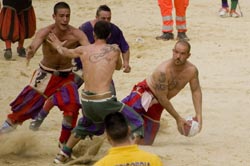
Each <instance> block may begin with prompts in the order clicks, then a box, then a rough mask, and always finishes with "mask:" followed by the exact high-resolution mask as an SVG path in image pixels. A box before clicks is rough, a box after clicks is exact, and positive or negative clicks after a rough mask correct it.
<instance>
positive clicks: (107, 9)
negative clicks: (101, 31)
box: [96, 5, 111, 16]
mask: <svg viewBox="0 0 250 166" xmlns="http://www.w3.org/2000/svg"><path fill="white" fill-rule="evenodd" d="M100 11H106V12H111V9H110V8H109V7H108V6H107V5H101V6H99V7H98V8H97V11H96V16H99V13H100Z"/></svg>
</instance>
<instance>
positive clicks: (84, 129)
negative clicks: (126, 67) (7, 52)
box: [49, 21, 144, 163]
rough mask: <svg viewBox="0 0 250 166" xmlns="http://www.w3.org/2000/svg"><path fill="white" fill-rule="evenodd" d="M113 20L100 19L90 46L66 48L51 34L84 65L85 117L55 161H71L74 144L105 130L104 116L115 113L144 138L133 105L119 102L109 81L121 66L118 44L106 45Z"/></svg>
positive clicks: (61, 50)
mask: <svg viewBox="0 0 250 166" xmlns="http://www.w3.org/2000/svg"><path fill="white" fill-rule="evenodd" d="M109 35H110V23H108V22H106V21H98V22H97V23H96V24H95V26H94V36H95V42H94V43H93V44H90V45H88V46H79V47H77V48H75V49H67V48H66V47H64V46H63V44H64V42H61V41H60V40H58V38H57V37H56V36H55V35H54V34H53V33H51V34H50V35H49V41H50V43H51V44H52V45H53V47H54V48H56V49H57V51H58V52H59V53H60V54H61V55H64V56H67V57H70V58H77V57H80V59H81V62H82V64H83V77H84V81H85V83H84V88H83V90H82V92H81V103H82V108H83V109H82V113H83V117H82V118H81V119H79V121H78V125H77V126H76V127H75V128H74V129H73V131H72V133H71V136H70V138H69V140H68V141H67V143H66V145H64V146H63V148H62V149H61V151H60V153H59V154H58V155H57V156H56V158H55V159H54V162H55V163H65V162H67V161H69V159H70V157H71V154H72V149H73V147H74V146H75V145H76V144H77V143H78V142H79V141H80V140H81V139H85V138H86V137H87V136H89V137H92V136H93V135H102V134H103V133H104V129H105V127H104V119H105V117H106V116H107V115H108V114H110V113H113V112H118V111H119V112H121V113H123V114H124V116H125V117H126V118H127V119H128V123H129V125H130V127H131V130H132V133H133V134H135V135H136V136H140V137H143V134H144V133H143V119H142V118H141V116H140V115H139V114H137V113H136V112H135V111H134V110H133V109H132V108H131V107H128V106H126V105H125V104H124V103H122V102H119V101H117V98H116V96H115V95H112V92H111V90H110V84H111V81H112V75H113V73H114V71H115V70H120V69H121V68H122V60H121V56H120V54H121V52H120V49H119V47H118V46H117V45H115V44H112V45H111V44H107V43H106V39H107V38H108V36H109Z"/></svg>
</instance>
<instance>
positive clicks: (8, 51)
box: [4, 48, 12, 60]
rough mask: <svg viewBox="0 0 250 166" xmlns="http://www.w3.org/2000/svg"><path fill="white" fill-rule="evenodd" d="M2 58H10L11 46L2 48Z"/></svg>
mask: <svg viewBox="0 0 250 166" xmlns="http://www.w3.org/2000/svg"><path fill="white" fill-rule="evenodd" d="M4 51H5V52H4V58H5V59H6V60H10V59H11V58H12V51H11V48H7V49H5V50H4Z"/></svg>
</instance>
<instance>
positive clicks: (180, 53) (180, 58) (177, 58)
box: [173, 40, 191, 65]
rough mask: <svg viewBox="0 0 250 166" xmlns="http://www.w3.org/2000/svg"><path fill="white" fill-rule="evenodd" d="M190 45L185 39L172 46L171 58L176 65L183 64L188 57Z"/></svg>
mask: <svg viewBox="0 0 250 166" xmlns="http://www.w3.org/2000/svg"><path fill="white" fill-rule="evenodd" d="M190 50H191V45H190V44H189V43H188V42H187V41H186V40H179V41H178V42H176V44H175V46H174V48H173V59H174V63H175V64H176V65H183V64H185V63H186V61H187V59H188V58H189V57H190V55H191V53H190Z"/></svg>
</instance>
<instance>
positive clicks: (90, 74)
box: [80, 40, 122, 93]
mask: <svg viewBox="0 0 250 166" xmlns="http://www.w3.org/2000/svg"><path fill="white" fill-rule="evenodd" d="M80 58H81V61H82V62H83V66H84V70H83V75H84V80H85V84H84V90H85V91H91V92H95V93H102V92H106V91H109V88H110V84H111V81H112V75H113V73H114V71H115V69H120V68H121V63H122V62H121V58H120V49H119V48H118V47H117V45H110V44H106V43H104V42H102V41H100V42H99V41H98V40H97V41H96V42H95V43H94V44H91V45H89V46H86V47H84V54H83V55H82V56H81V57H80Z"/></svg>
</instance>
